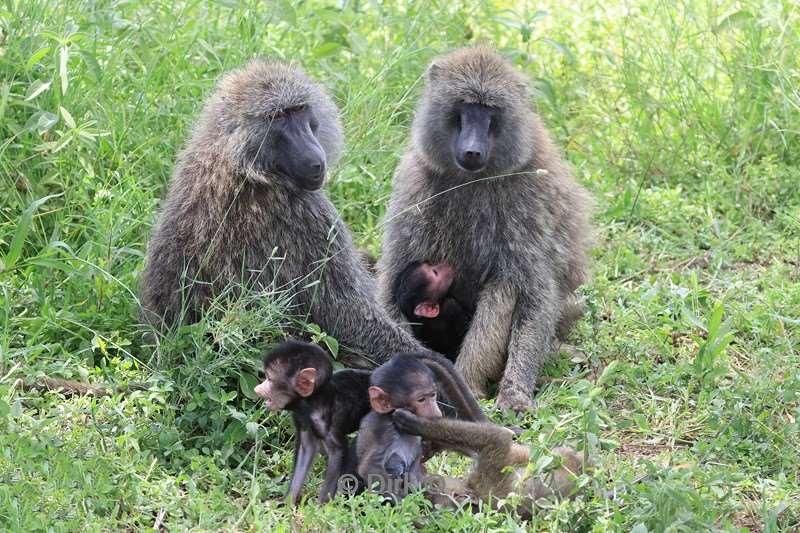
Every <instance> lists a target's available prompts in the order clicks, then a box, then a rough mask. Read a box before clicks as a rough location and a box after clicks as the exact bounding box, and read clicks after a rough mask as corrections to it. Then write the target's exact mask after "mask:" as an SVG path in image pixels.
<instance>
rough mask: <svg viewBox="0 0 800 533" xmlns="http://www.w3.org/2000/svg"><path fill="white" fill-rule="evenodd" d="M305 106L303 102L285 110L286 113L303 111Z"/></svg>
mask: <svg viewBox="0 0 800 533" xmlns="http://www.w3.org/2000/svg"><path fill="white" fill-rule="evenodd" d="M305 108H306V105H305V104H300V105H296V106H292V107H290V108H289V109H287V110H286V112H287V113H297V112H300V111H303V110H304V109H305Z"/></svg>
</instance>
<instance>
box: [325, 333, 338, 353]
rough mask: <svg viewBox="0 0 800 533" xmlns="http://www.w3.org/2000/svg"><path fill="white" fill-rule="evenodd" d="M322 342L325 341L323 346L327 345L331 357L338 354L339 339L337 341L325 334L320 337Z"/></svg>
mask: <svg viewBox="0 0 800 533" xmlns="http://www.w3.org/2000/svg"><path fill="white" fill-rule="evenodd" d="M322 342H324V343H325V346H327V347H328V350H330V352H331V354H332V355H333V358H334V359H336V356H337V355H339V341H337V340H336V339H334V338H333V337H330V336H328V335H326V336H325V337H323V338H322Z"/></svg>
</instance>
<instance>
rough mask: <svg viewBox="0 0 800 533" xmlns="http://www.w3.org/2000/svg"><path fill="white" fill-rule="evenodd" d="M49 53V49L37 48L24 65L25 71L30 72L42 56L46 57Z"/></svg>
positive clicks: (47, 47)
mask: <svg viewBox="0 0 800 533" xmlns="http://www.w3.org/2000/svg"><path fill="white" fill-rule="evenodd" d="M49 52H50V47H49V46H45V47H43V48H39V49H38V50H37V51H36V52H34V53H33V55H32V56H31V57H30V58H29V59H28V62H27V63H26V64H25V70H30V69H32V68H33V66H34V65H35V64H36V63H38V62H39V60H40V59H42V58H43V57H44V56H46V55H47V54H48V53H49Z"/></svg>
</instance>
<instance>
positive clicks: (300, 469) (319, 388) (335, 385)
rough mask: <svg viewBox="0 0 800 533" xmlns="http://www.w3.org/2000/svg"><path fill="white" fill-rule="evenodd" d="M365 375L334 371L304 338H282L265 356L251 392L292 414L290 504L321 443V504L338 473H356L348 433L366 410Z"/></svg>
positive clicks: (325, 356)
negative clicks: (258, 380)
mask: <svg viewBox="0 0 800 533" xmlns="http://www.w3.org/2000/svg"><path fill="white" fill-rule="evenodd" d="M369 380H370V372H368V371H366V370H353V369H345V370H339V371H338V372H334V371H333V365H332V363H331V359H330V356H329V355H328V354H327V353H326V352H325V351H324V350H323V349H322V348H320V347H319V346H317V345H315V344H310V343H307V342H298V341H285V342H283V343H281V344H280V345H279V346H278V347H276V348H275V349H274V350H272V351H271V352H270V353H269V354H267V355H266V356H265V357H264V381H263V382H262V383H260V384H259V385H257V386H256V388H255V393H256V394H257V395H258V396H259V397H261V398H263V399H264V401H265V402H266V404H267V408H268V409H270V410H271V411H281V410H285V411H289V412H291V413H292V418H293V419H294V429H295V436H294V438H295V446H294V467H293V468H292V480H291V482H290V483H289V489H288V491H287V494H286V498H287V500H288V501H289V502H290V503H291V504H296V503H297V502H298V499H299V497H300V490H301V488H302V487H303V483H305V481H306V478H307V477H308V472H309V470H310V469H311V466H312V465H313V464H314V459H315V458H316V456H317V453H318V452H319V451H320V448H322V450H323V452H324V453H325V456H326V457H327V460H328V464H327V466H326V468H325V481H324V482H323V484H322V488H321V489H320V493H319V501H320V502H321V503H325V502H327V501H329V500H330V499H331V498H333V496H334V495H335V494H336V488H337V483H338V481H339V478H340V477H341V476H342V475H344V474H348V475H354V474H355V472H356V467H357V459H356V456H355V449H354V448H353V447H351V446H350V443H349V439H348V435H349V434H350V433H353V432H354V431H356V430H357V429H358V426H359V424H360V423H361V419H362V418H363V417H364V415H366V414H367V413H369V411H370V403H369V396H368V393H367V390H368V389H369Z"/></svg>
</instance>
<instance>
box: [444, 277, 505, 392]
mask: <svg viewBox="0 0 800 533" xmlns="http://www.w3.org/2000/svg"><path fill="white" fill-rule="evenodd" d="M516 302H517V294H516V291H515V290H514V288H513V287H511V286H510V285H507V284H504V283H500V282H498V283H492V284H488V285H486V286H485V287H484V288H483V290H482V291H481V293H480V295H479V297H478V305H477V307H476V309H475V316H474V317H473V318H472V324H471V325H470V328H469V331H468V332H467V335H466V337H464V342H463V344H462V346H461V351H460V352H459V354H458V358H457V359H456V365H455V366H456V369H457V370H458V371H459V372H461V375H462V376H463V377H464V381H466V383H467V385H469V387H470V389H472V392H474V393H475V395H476V396H478V397H479V398H485V397H486V385H487V383H488V381H489V380H498V379H500V377H501V376H502V375H503V367H504V366H505V362H506V354H507V350H508V340H509V333H510V330H511V322H512V316H513V314H514V307H515V306H516Z"/></svg>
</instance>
